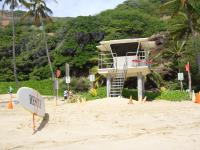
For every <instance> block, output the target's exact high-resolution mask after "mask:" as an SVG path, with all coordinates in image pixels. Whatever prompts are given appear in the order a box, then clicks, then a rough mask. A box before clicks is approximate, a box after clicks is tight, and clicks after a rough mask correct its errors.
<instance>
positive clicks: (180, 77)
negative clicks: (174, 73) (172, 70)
mask: <svg viewBox="0 0 200 150" xmlns="http://www.w3.org/2000/svg"><path fill="white" fill-rule="evenodd" d="M178 80H180V81H182V80H184V75H183V73H178Z"/></svg>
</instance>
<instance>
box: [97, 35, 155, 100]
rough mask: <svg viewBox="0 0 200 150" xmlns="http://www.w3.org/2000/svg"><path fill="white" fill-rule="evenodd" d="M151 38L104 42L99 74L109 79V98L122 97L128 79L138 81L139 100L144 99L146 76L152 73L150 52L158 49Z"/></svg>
mask: <svg viewBox="0 0 200 150" xmlns="http://www.w3.org/2000/svg"><path fill="white" fill-rule="evenodd" d="M156 47H157V46H156V42H155V41H150V38H138V39H122V40H111V41H102V42H100V45H99V46H97V48H98V49H99V50H100V51H101V53H100V54H99V62H98V64H99V69H98V73H99V74H102V75H104V76H105V77H106V79H107V97H119V96H122V90H123V87H124V82H125V80H126V79H127V78H128V77H137V79H138V82H137V84H138V99H139V100H140V99H143V98H144V76H146V75H147V74H149V73H150V67H151V61H150V60H149V54H150V51H151V50H152V49H154V48H156Z"/></svg>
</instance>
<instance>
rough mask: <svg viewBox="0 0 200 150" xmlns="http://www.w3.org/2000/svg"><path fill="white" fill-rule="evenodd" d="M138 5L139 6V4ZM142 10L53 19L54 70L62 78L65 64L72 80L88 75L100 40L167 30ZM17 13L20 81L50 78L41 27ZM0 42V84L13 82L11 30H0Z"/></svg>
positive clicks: (129, 6)
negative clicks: (58, 72) (24, 19)
mask: <svg viewBox="0 0 200 150" xmlns="http://www.w3.org/2000/svg"><path fill="white" fill-rule="evenodd" d="M137 3H138V4H140V2H139V1H138V2H137ZM148 3H149V2H148ZM141 5H142V3H141ZM144 5H146V3H144ZM152 5H153V3H152ZM156 5H157V7H158V6H159V4H156ZM155 7H156V6H155ZM144 10H145V9H144V8H142V6H141V8H138V9H135V8H134V6H133V7H132V4H129V3H128V2H125V3H124V4H122V5H119V6H118V7H117V8H116V9H114V10H107V11H104V12H102V13H100V14H98V15H96V16H86V17H82V16H80V17H77V18H55V19H54V21H53V22H52V23H49V24H47V25H46V32H47V33H48V37H47V38H48V46H49V51H50V55H51V59H52V62H53V68H54V70H55V68H57V67H60V68H61V70H62V76H64V64H65V63H66V62H67V63H69V64H70V67H71V75H72V76H84V75H87V74H88V73H89V69H90V68H92V67H94V66H96V65H97V57H98V50H97V48H96V45H98V42H99V41H100V40H103V39H104V40H110V39H121V38H134V37H146V36H151V35H152V34H154V33H157V32H160V31H163V30H165V29H166V24H165V23H164V22H163V21H162V20H160V19H159V18H158V17H157V16H156V12H155V13H154V12H152V13H151V14H149V13H148V11H144ZM152 10H155V9H154V8H152ZM16 13H18V14H17V16H18V18H17V23H16V55H17V70H18V74H19V75H18V76H19V80H32V79H36V80H41V79H46V78H49V77H50V72H49V69H48V62H47V59H46V55H45V47H44V44H43V39H42V34H41V31H40V30H41V27H36V26H35V25H34V24H33V23H32V22H30V21H22V20H19V18H20V13H21V12H16ZM0 41H1V43H0V59H1V61H0V68H1V70H0V81H13V79H14V78H13V73H12V65H11V59H12V42H11V41H12V29H11V26H7V27H1V28H0Z"/></svg>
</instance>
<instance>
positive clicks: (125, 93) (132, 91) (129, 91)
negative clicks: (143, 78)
mask: <svg viewBox="0 0 200 150" xmlns="http://www.w3.org/2000/svg"><path fill="white" fill-rule="evenodd" d="M159 95H160V92H152V91H145V96H147V98H148V99H149V100H154V99H156V97H158V96H159ZM122 96H123V97H125V98H130V96H132V98H133V99H135V100H137V99H138V92H137V90H136V89H126V88H125V89H123V92H122Z"/></svg>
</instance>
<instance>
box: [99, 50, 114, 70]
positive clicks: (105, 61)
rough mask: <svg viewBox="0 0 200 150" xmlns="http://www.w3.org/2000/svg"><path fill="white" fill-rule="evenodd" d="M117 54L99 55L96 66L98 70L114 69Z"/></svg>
mask: <svg viewBox="0 0 200 150" xmlns="http://www.w3.org/2000/svg"><path fill="white" fill-rule="evenodd" d="M116 57H117V54H115V53H109V52H108V53H100V54H99V59H98V66H99V69H105V68H116V66H117V61H116V60H114V59H116Z"/></svg>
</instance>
